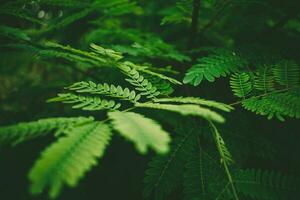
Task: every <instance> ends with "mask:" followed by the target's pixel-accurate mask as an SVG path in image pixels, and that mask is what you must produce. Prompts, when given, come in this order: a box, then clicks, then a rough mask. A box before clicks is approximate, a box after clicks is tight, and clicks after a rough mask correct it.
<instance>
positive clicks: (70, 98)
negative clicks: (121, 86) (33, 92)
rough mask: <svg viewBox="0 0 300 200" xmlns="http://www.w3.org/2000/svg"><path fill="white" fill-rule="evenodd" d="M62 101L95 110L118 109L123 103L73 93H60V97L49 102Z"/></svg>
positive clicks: (74, 106) (80, 107) (76, 106)
mask: <svg viewBox="0 0 300 200" xmlns="http://www.w3.org/2000/svg"><path fill="white" fill-rule="evenodd" d="M57 101H61V102H63V103H67V104H75V105H73V106H72V108H76V109H82V110H88V111H95V110H105V109H108V110H117V109H118V108H120V106H121V104H120V103H116V102H115V101H114V100H106V99H101V98H99V97H96V96H81V95H76V94H72V93H62V94H58V97H54V98H52V99H49V100H48V102H57Z"/></svg>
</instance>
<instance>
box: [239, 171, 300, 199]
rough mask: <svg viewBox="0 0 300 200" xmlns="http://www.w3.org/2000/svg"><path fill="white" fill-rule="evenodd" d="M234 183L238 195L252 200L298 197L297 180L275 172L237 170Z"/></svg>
mask: <svg viewBox="0 0 300 200" xmlns="http://www.w3.org/2000/svg"><path fill="white" fill-rule="evenodd" d="M234 182H235V184H236V188H237V190H238V191H239V192H240V193H243V194H245V195H247V196H249V197H251V198H253V199H270V200H274V199H276V200H280V199H282V200H285V199H291V200H296V199H298V197H299V187H300V182H299V180H297V179H296V178H295V177H290V176H285V175H283V174H281V173H279V172H275V171H266V170H256V169H246V170H239V171H237V172H236V173H235V175H234Z"/></svg>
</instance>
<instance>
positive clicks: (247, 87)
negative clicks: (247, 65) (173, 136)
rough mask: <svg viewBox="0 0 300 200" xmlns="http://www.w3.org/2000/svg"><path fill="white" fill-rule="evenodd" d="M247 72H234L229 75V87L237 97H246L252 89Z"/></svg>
mask: <svg viewBox="0 0 300 200" xmlns="http://www.w3.org/2000/svg"><path fill="white" fill-rule="evenodd" d="M250 79H251V78H250V75H249V74H248V73H234V74H232V75H231V77H230V87H231V90H232V91H233V94H234V95H235V96H237V97H241V98H246V97H247V96H248V95H249V93H250V92H251V91H252V84H251V80H250Z"/></svg>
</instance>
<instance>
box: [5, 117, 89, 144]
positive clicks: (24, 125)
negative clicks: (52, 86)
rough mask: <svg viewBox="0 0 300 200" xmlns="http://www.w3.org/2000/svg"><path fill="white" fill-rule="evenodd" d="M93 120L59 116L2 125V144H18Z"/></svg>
mask: <svg viewBox="0 0 300 200" xmlns="http://www.w3.org/2000/svg"><path fill="white" fill-rule="evenodd" d="M91 121H93V118H87V117H73V118H72V117H71V118H63V117H58V118H48V119H40V120H38V121H33V122H21V123H18V124H16V125H10V126H4V127H0V144H2V143H4V144H5V143H8V144H12V145H16V144H18V143H21V142H24V141H27V140H31V139H34V138H37V137H41V136H44V135H46V134H48V133H50V132H52V131H57V133H59V132H64V131H66V130H67V129H68V128H70V127H72V126H75V125H78V124H82V123H86V122H91Z"/></svg>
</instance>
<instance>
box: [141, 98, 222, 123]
mask: <svg viewBox="0 0 300 200" xmlns="http://www.w3.org/2000/svg"><path fill="white" fill-rule="evenodd" d="M135 106H137V107H143V108H152V109H159V110H167V111H171V112H177V113H179V114H181V115H192V116H199V117H203V118H204V119H207V120H213V121H216V122H219V123H224V122H225V119H224V118H223V117H222V116H221V115H220V114H218V113H216V112H215V111H212V110H210V109H207V108H203V107H200V106H198V105H193V104H184V105H173V104H159V103H136V104H135Z"/></svg>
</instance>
